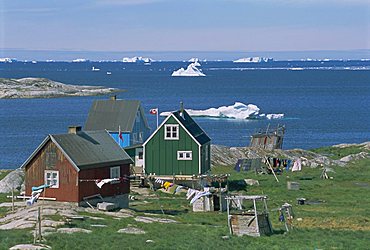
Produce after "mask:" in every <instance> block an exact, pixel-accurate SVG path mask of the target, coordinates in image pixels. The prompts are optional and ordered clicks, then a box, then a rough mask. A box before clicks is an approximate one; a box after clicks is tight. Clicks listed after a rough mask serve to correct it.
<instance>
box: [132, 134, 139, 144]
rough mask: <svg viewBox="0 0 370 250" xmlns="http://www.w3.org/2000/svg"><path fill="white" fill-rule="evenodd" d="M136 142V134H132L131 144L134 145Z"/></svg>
mask: <svg viewBox="0 0 370 250" xmlns="http://www.w3.org/2000/svg"><path fill="white" fill-rule="evenodd" d="M137 142H138V141H137V133H132V143H133V144H136V143H137Z"/></svg>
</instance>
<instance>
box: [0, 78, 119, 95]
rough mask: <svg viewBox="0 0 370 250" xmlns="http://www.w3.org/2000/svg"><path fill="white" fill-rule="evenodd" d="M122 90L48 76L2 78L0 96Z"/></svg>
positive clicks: (100, 92)
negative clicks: (53, 79) (61, 81)
mask: <svg viewBox="0 0 370 250" xmlns="http://www.w3.org/2000/svg"><path fill="white" fill-rule="evenodd" d="M118 91H122V90H119V89H115V88H105V87H102V86H80V85H70V84H64V83H60V82H55V81H52V80H50V79H46V78H21V79H7V78H0V98H7V99H10V98H53V97H65V96H94V95H106V94H110V93H113V92H118Z"/></svg>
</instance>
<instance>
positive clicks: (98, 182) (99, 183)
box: [79, 176, 130, 188]
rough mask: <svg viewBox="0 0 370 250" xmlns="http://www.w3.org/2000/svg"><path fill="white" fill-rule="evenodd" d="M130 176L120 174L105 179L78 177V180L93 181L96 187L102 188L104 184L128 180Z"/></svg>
mask: <svg viewBox="0 0 370 250" xmlns="http://www.w3.org/2000/svg"><path fill="white" fill-rule="evenodd" d="M129 177H130V176H122V177H118V178H106V179H80V180H79V181H80V182H95V184H96V186H98V188H102V186H103V185H104V184H107V183H112V182H121V181H127V180H130V178H129Z"/></svg>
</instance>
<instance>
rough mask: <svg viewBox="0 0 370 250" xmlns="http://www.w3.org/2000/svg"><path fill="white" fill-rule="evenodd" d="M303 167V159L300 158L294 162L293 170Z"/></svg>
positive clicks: (299, 169)
mask: <svg viewBox="0 0 370 250" xmlns="http://www.w3.org/2000/svg"><path fill="white" fill-rule="evenodd" d="M301 169H302V165H301V159H300V158H298V159H297V160H296V161H295V162H294V164H293V168H292V172H295V171H301Z"/></svg>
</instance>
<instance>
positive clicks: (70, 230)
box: [57, 227, 92, 234]
mask: <svg viewBox="0 0 370 250" xmlns="http://www.w3.org/2000/svg"><path fill="white" fill-rule="evenodd" d="M57 233H66V234H73V233H92V231H91V230H88V229H84V228H76V227H73V228H58V230H57Z"/></svg>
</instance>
